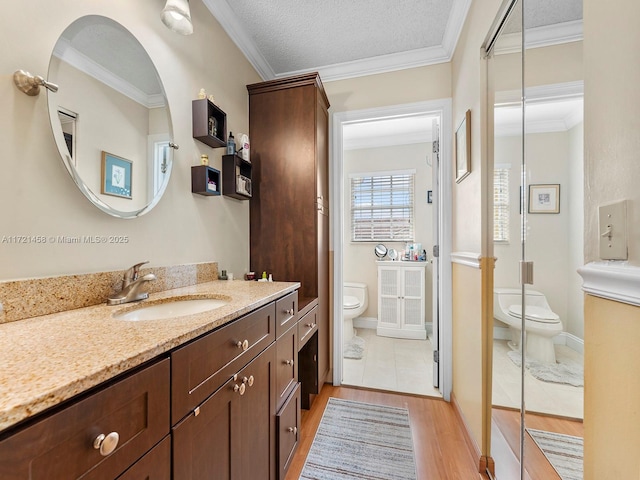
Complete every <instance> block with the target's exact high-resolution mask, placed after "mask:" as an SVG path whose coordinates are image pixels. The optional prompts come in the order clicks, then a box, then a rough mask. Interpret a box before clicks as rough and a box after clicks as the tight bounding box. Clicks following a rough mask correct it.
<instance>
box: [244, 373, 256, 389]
mask: <svg viewBox="0 0 640 480" xmlns="http://www.w3.org/2000/svg"><path fill="white" fill-rule="evenodd" d="M253 381H254V378H253V375H249V378H247V377H244V378H243V379H242V383H246V384H247V385H249V386H250V387H253Z"/></svg>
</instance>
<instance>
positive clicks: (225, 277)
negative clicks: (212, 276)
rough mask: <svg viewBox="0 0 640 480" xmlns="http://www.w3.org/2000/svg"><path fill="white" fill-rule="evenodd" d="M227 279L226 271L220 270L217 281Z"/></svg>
mask: <svg viewBox="0 0 640 480" xmlns="http://www.w3.org/2000/svg"><path fill="white" fill-rule="evenodd" d="M228 278H229V277H227V271H226V270H222V272H221V273H220V275H218V280H227V279H228Z"/></svg>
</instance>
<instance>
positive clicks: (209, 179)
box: [191, 165, 220, 196]
mask: <svg viewBox="0 0 640 480" xmlns="http://www.w3.org/2000/svg"><path fill="white" fill-rule="evenodd" d="M191 191H192V192H193V193H197V194H199V195H207V196H215V195H220V171H219V170H216V169H215V168H213V167H210V166H208V165H196V166H194V167H191Z"/></svg>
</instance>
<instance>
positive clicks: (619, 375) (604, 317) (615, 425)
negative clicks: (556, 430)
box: [584, 295, 640, 480]
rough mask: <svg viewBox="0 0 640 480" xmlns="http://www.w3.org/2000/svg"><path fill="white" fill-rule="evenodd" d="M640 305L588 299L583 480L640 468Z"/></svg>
mask: <svg viewBox="0 0 640 480" xmlns="http://www.w3.org/2000/svg"><path fill="white" fill-rule="evenodd" d="M638 338H640V307H634V306H631V305H624V304H621V303H618V302H614V301H611V300H604V299H601V298H597V297H592V296H590V295H587V296H586V298H585V356H584V371H585V378H584V382H585V398H584V478H585V480H596V479H597V480H618V479H623V478H624V479H627V478H628V479H632V478H633V479H636V478H638V475H639V472H640V457H638V448H640V429H639V428H638V425H640V410H639V409H638V399H640V375H638V372H639V371H640V355H638V354H637V351H638V345H637V344H638Z"/></svg>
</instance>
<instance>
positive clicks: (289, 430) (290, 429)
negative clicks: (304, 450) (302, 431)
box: [287, 427, 298, 435]
mask: <svg viewBox="0 0 640 480" xmlns="http://www.w3.org/2000/svg"><path fill="white" fill-rule="evenodd" d="M287 432H289V433H293V434H294V435H295V434H297V433H298V427H289V428H287Z"/></svg>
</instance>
